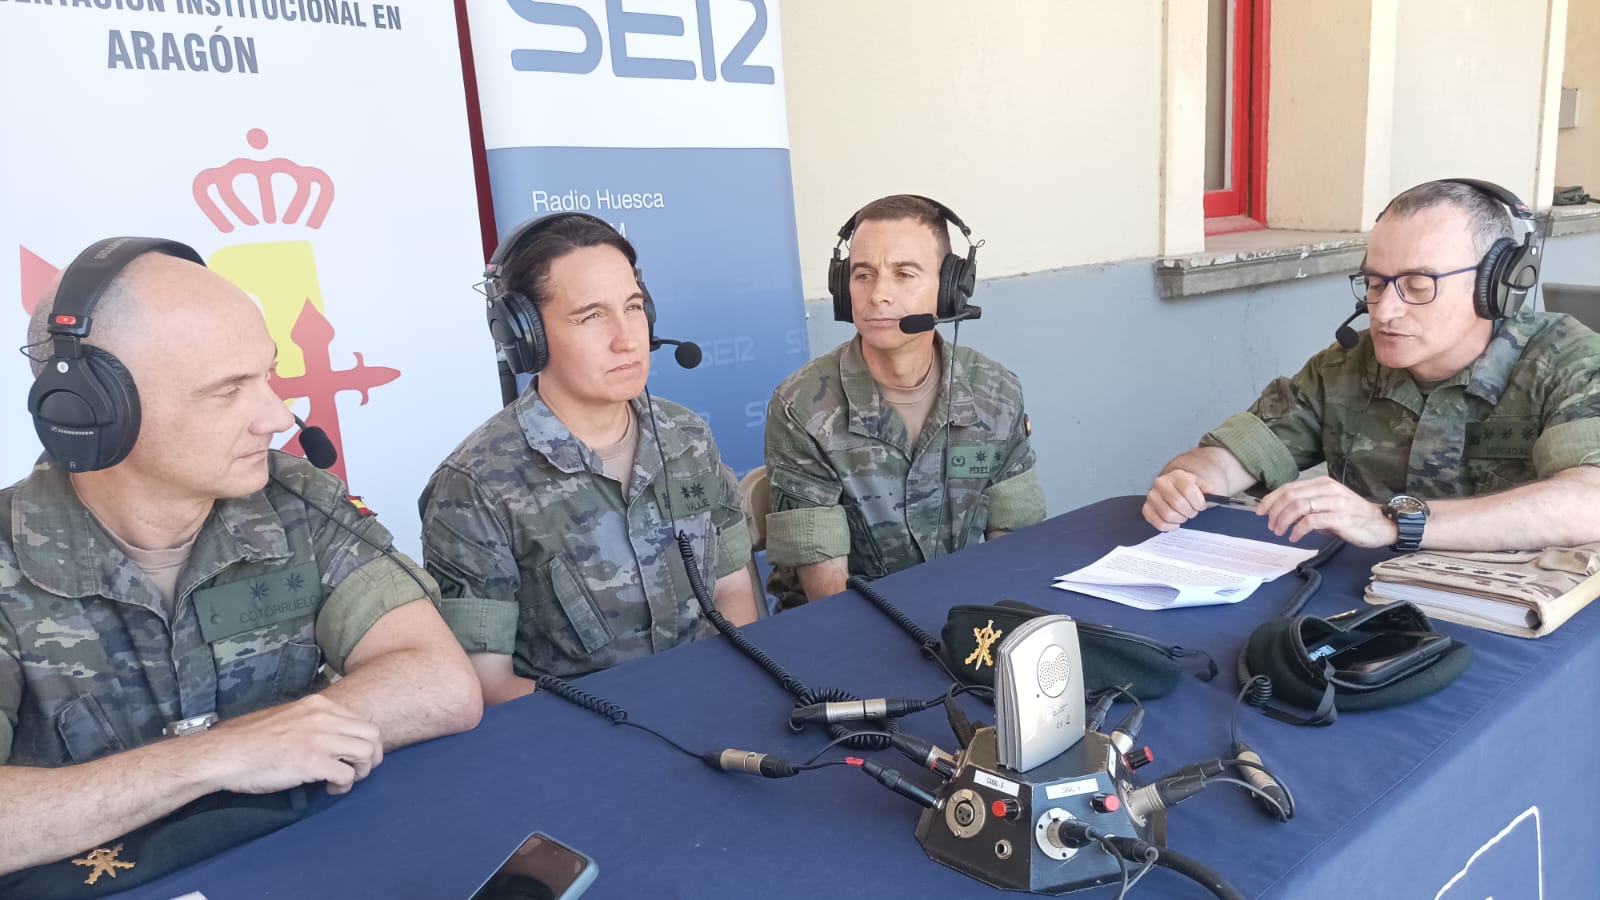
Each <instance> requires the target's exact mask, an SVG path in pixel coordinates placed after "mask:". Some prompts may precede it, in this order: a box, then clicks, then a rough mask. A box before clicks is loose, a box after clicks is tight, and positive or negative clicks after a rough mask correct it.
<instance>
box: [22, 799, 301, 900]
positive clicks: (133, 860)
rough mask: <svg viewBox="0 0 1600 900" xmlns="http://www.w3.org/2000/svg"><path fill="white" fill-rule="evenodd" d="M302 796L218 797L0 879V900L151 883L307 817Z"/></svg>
mask: <svg viewBox="0 0 1600 900" xmlns="http://www.w3.org/2000/svg"><path fill="white" fill-rule="evenodd" d="M307 809H308V803H307V795H306V789H305V788H304V787H297V788H294V789H292V790H288V791H280V792H279V793H276V794H260V795H255V794H234V793H229V792H227V791H220V792H218V793H215V794H207V795H206V796H204V797H201V798H200V799H198V800H196V801H194V802H193V803H190V804H188V805H187V806H184V807H181V808H179V809H177V810H174V811H173V812H172V813H170V814H168V815H166V816H164V817H162V818H160V819H157V820H156V821H154V822H151V823H150V824H148V825H146V826H144V827H143V828H139V829H136V830H134V831H131V832H129V833H128V834H126V835H123V836H122V837H120V838H116V839H115V840H110V841H106V842H105V843H104V844H102V845H101V846H99V847H95V848H92V849H89V850H86V851H84V852H82V853H74V854H73V855H71V856H69V857H67V858H66V859H63V860H59V861H57V862H53V863H46V864H44V865H40V866H34V867H33V868H31V869H23V870H21V871H20V872H13V873H12V874H10V875H0V898H12V897H15V898H24V897H26V898H28V900H80V898H93V897H104V896H107V895H110V894H115V893H117V892H119V891H125V890H127V889H129V888H132V887H137V886H139V885H141V884H145V883H147V882H151V881H154V880H156V879H157V878H160V877H162V876H164V875H169V874H171V873H173V872H176V871H177V870H179V869H182V868H186V867H188V866H192V865H194V864H195V863H197V862H200V861H201V860H204V859H208V858H210V857H212V856H215V855H217V854H218V853H221V852H222V851H224V850H227V849H228V848H230V847H234V846H237V845H239V844H242V843H244V842H245V841H249V840H254V839H255V838H258V837H261V836H262V835H265V834H269V833H271V832H274V831H277V830H278V829H279V828H282V827H283V826H285V825H288V824H290V823H292V822H296V821H298V820H299V819H301V818H302V817H304V816H305V814H306V811H307Z"/></svg>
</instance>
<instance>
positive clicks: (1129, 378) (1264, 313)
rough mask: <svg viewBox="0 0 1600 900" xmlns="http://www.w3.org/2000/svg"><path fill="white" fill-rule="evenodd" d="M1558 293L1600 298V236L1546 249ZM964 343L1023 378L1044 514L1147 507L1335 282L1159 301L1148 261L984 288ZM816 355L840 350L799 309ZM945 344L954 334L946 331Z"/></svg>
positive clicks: (1278, 362)
mask: <svg viewBox="0 0 1600 900" xmlns="http://www.w3.org/2000/svg"><path fill="white" fill-rule="evenodd" d="M1544 275H1545V279H1546V280H1548V281H1553V282H1569V283H1581V284H1600V234H1586V235H1576V236H1572V237H1559V238H1552V239H1550V241H1549V244H1548V249H1547V253H1546V258H1545V263H1544ZM974 299H975V300H976V301H978V302H980V303H982V304H983V308H984V316H983V319H981V320H980V321H977V322H971V323H968V324H967V325H965V326H963V328H962V330H961V341H962V343H963V344H966V345H968V346H971V347H976V348H977V349H979V350H982V351H984V352H985V353H988V354H990V355H992V356H994V357H996V358H997V359H999V360H1000V361H1001V362H1002V363H1004V364H1005V365H1006V366H1008V367H1010V368H1011V369H1012V370H1014V371H1016V372H1017V374H1018V375H1019V376H1021V378H1022V386H1023V391H1024V393H1025V394H1026V396H1027V402H1028V414H1029V417H1030V418H1031V419H1032V421H1033V445H1034V449H1035V452H1036V453H1037V454H1038V456H1039V466H1040V470H1039V471H1040V476H1041V481H1042V482H1043V484H1044V491H1045V499H1046V502H1047V503H1048V505H1049V509H1050V511H1051V512H1052V513H1059V512H1065V511H1067V510H1069V509H1073V508H1076V507H1078V506H1082V505H1084V504H1086V503H1089V502H1092V501H1094V500H1098V499H1101V498H1103V497H1110V496H1117V495H1121V494H1140V493H1144V491H1145V490H1147V489H1148V488H1149V486H1150V479H1151V478H1152V477H1153V476H1154V475H1155V473H1156V471H1157V470H1158V469H1159V468H1160V467H1161V466H1162V465H1163V464H1164V463H1165V462H1166V461H1167V460H1168V459H1171V458H1172V457H1173V456H1176V455H1177V454H1178V453H1179V452H1181V451H1183V450H1186V449H1188V448H1189V447H1192V446H1194V444H1195V442H1196V440H1197V439H1198V438H1199V437H1200V435H1201V434H1203V433H1204V432H1205V431H1207V430H1208V429H1210V428H1212V427H1213V426H1215V425H1217V424H1218V423H1220V422H1221V421H1222V420H1223V419H1226V418H1227V417H1228V416H1230V415H1232V414H1233V413H1235V412H1238V411H1239V410H1241V409H1243V408H1245V407H1246V406H1248V405H1249V404H1250V402H1251V401H1252V400H1254V399H1255V398H1256V396H1257V395H1258V394H1259V393H1260V392H1261V389H1262V388H1263V387H1265V386H1266V384H1267V382H1268V381H1270V380H1272V379H1273V378H1275V377H1276V376H1278V375H1280V374H1282V375H1287V374H1292V373H1293V372H1294V371H1295V370H1297V369H1299V368H1300V366H1301V364H1303V363H1304V362H1305V360H1306V359H1307V358H1308V357H1309V356H1311V354H1313V353H1315V352H1316V351H1318V350H1321V349H1322V348H1323V347H1326V346H1328V345H1329V344H1331V343H1333V331H1334V329H1335V328H1336V327H1337V326H1338V324H1339V322H1340V321H1341V320H1342V319H1343V318H1344V317H1345V315H1347V314H1348V312H1349V308H1350V288H1349V284H1348V283H1347V282H1346V281H1345V279H1344V277H1343V276H1341V275H1330V276H1325V277H1321V278H1310V279H1306V280H1304V281H1297V282H1292V283H1286V284H1276V285H1268V286H1265V287H1260V288H1253V289H1250V290H1245V291H1231V292H1222V293H1217V294H1210V295H1205V296H1201V297H1191V298H1187V299H1183V300H1161V299H1160V298H1159V295H1158V292H1157V290H1156V283H1155V275H1154V268H1153V266H1152V265H1151V264H1150V262H1149V261H1141V262H1127V263H1117V264H1113V265H1101V266H1081V267H1077V268H1072V269H1058V270H1056V271H1052V272H1042V273H1038V274H1034V275H1024V276H1017V277H1010V278H997V279H989V280H985V281H984V282H982V283H981V284H980V285H979V288H978V292H977V294H976V295H975V297H974ZM807 311H808V313H809V320H808V331H809V333H810V338H811V352H812V354H813V355H821V354H823V353H826V352H827V351H828V350H831V349H832V348H833V347H835V346H837V345H838V344H839V343H840V342H841V341H844V340H847V339H849V337H850V336H851V335H852V334H853V333H854V331H853V330H852V329H851V327H850V326H848V325H842V324H839V323H837V322H833V321H832V320H831V316H832V312H831V310H830V309H829V308H828V307H827V306H826V305H825V304H823V303H820V302H814V303H810V304H808V309H807ZM944 331H945V334H946V336H947V337H948V335H949V328H948V327H947V328H945V329H944Z"/></svg>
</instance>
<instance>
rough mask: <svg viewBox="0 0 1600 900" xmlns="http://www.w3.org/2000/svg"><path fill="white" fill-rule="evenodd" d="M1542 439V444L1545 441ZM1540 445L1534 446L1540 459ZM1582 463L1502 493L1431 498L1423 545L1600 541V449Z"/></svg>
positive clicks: (1494, 546)
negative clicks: (1461, 497)
mask: <svg viewBox="0 0 1600 900" xmlns="http://www.w3.org/2000/svg"><path fill="white" fill-rule="evenodd" d="M1545 434H1546V435H1549V434H1550V432H1548V431H1547V432H1546V433H1545ZM1539 440H1540V444H1543V442H1544V437H1541V438H1540V439H1539ZM1540 444H1536V445H1535V450H1534V454H1535V459H1536V460H1537V459H1538V458H1539V453H1540V450H1539V446H1540ZM1583 459H1584V461H1583V462H1581V463H1577V464H1572V465H1568V466H1566V467H1565V468H1561V469H1559V470H1558V471H1555V472H1554V473H1552V474H1551V475H1549V476H1548V477H1545V478H1541V479H1540V480H1538V481H1534V482H1530V483H1528V484H1524V485H1519V486H1518V487H1514V488H1511V489H1510V490H1506V491H1501V492H1499V493H1495V494H1486V495H1484V496H1480V497H1467V498H1463V499H1460V500H1429V501H1428V508H1429V516H1428V527H1427V529H1426V530H1424V531H1423V533H1422V546H1423V547H1424V548H1429V547H1432V548H1439V549H1448V550H1512V549H1534V548H1541V547H1575V546H1578V545H1579V544H1588V543H1593V542H1595V541H1600V446H1597V447H1596V448H1595V449H1592V450H1590V451H1589V452H1588V453H1586V454H1585V455H1584V456H1583ZM1541 471H1543V468H1542V467H1541Z"/></svg>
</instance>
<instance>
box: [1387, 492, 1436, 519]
mask: <svg viewBox="0 0 1600 900" xmlns="http://www.w3.org/2000/svg"><path fill="white" fill-rule="evenodd" d="M1389 510H1390V511H1391V512H1393V513H1394V514H1395V515H1397V516H1419V515H1427V513H1428V504H1426V503H1423V502H1422V501H1421V500H1418V499H1417V498H1415V497H1408V496H1406V495H1405V494H1399V495H1396V496H1395V497H1393V498H1391V499H1390V500H1389Z"/></svg>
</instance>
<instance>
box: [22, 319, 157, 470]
mask: <svg viewBox="0 0 1600 900" xmlns="http://www.w3.org/2000/svg"><path fill="white" fill-rule="evenodd" d="M80 353H81V355H80V356H79V357H78V358H77V359H60V358H55V359H52V360H51V361H50V363H49V365H48V366H47V367H46V368H45V370H44V371H43V372H41V373H40V374H39V377H38V378H37V379H35V380H34V383H33V387H32V388H31V389H30V390H29V391H28V412H30V413H32V414H33V429H34V432H35V433H36V434H38V436H39V443H40V444H42V445H43V446H44V450H45V452H46V453H48V454H49V455H50V457H51V458H52V459H55V460H56V461H58V462H59V463H61V465H63V466H65V467H66V469H67V470H68V471H69V472H94V471H98V470H100V469H109V468H111V467H112V466H114V465H116V464H117V463H119V462H122V461H123V460H124V459H126V458H127V456H128V454H129V453H130V452H132V450H133V445H134V444H135V443H136V442H137V441H138V439H139V420H140V409H139V390H138V388H137V387H135V386H134V383H133V375H132V374H130V373H129V372H128V368H127V366H124V365H123V364H122V361H121V360H119V359H117V358H116V357H115V356H113V355H112V354H111V353H109V352H107V351H105V350H102V349H100V348H99V347H91V346H83V347H81V349H80Z"/></svg>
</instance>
